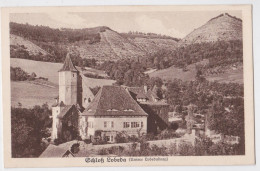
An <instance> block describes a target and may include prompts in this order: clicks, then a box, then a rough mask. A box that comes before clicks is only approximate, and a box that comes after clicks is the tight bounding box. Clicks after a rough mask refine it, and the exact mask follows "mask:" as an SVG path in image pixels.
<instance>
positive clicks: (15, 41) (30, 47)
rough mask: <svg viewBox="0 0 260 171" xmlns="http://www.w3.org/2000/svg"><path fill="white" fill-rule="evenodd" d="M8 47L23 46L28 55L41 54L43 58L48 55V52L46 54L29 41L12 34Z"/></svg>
mask: <svg viewBox="0 0 260 171" xmlns="http://www.w3.org/2000/svg"><path fill="white" fill-rule="evenodd" d="M10 45H13V46H17V47H20V46H24V47H25V49H26V50H27V51H28V52H29V54H30V55H38V54H39V53H41V54H42V55H43V56H45V55H47V54H48V52H46V51H45V50H43V49H42V48H40V47H39V46H37V45H35V44H34V43H32V42H31V41H29V40H26V39H24V38H23V37H20V36H16V35H13V34H10Z"/></svg>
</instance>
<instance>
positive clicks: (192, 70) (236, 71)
mask: <svg viewBox="0 0 260 171" xmlns="http://www.w3.org/2000/svg"><path fill="white" fill-rule="evenodd" d="M207 64H208V60H203V61H201V62H197V63H194V64H191V65H188V66H187V67H186V71H184V70H183V69H182V68H176V67H174V66H171V67H169V68H166V69H162V70H157V71H156V70H153V72H150V73H149V72H148V75H149V76H150V77H159V78H161V79H162V80H164V81H173V80H174V79H181V80H182V81H192V80H195V77H196V73H197V70H196V65H207ZM169 73H170V74H169ZM205 78H206V79H207V80H208V81H217V82H220V83H229V82H232V83H239V84H243V67H242V66H237V67H232V68H227V69H226V70H224V71H222V72H221V73H218V72H216V74H206V75H205Z"/></svg>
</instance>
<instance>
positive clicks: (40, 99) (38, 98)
mask: <svg viewBox="0 0 260 171" xmlns="http://www.w3.org/2000/svg"><path fill="white" fill-rule="evenodd" d="M57 96H58V88H51V87H46V86H42V85H36V84H32V83H29V82H27V81H20V82H18V81H12V82H11V105H12V106H16V107H17V106H18V103H21V104H22V107H26V108H30V107H33V106H35V105H42V104H44V103H48V105H49V106H51V105H52V104H54V102H55V99H54V98H55V97H57Z"/></svg>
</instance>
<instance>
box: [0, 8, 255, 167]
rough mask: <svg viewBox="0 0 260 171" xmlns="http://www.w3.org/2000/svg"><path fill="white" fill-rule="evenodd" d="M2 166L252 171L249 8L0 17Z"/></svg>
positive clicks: (27, 11)
mask: <svg viewBox="0 0 260 171" xmlns="http://www.w3.org/2000/svg"><path fill="white" fill-rule="evenodd" d="M1 29H2V52H3V53H2V63H3V66H2V68H3V71H2V73H3V107H4V108H3V121H4V123H1V124H3V126H4V136H3V137H4V159H5V160H4V163H5V167H75V166H174V165H251V164H254V163H255V149H254V110H253V109H254V108H253V107H254V100H253V99H254V97H253V62H252V61H253V57H252V16H251V6H250V5H216V6H213V5H212V6H96V7H23V8H3V9H2V28H1Z"/></svg>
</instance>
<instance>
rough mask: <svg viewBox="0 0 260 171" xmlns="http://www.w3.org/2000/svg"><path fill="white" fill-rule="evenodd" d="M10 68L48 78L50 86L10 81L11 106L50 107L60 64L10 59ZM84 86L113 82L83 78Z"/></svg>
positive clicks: (54, 95) (56, 84)
mask: <svg viewBox="0 0 260 171" xmlns="http://www.w3.org/2000/svg"><path fill="white" fill-rule="evenodd" d="M10 60H11V66H12V67H20V68H22V69H23V70H24V71H26V72H28V73H29V74H31V73H32V72H35V73H36V75H37V76H38V77H45V78H48V81H49V82H50V85H54V86H44V85H41V84H42V83H41V82H40V84H39V81H37V80H36V81H31V82H29V81H20V82H16V81H12V82H11V102H12V106H17V105H18V102H20V103H22V106H23V107H32V106H34V105H42V104H43V103H46V102H47V103H48V104H49V106H50V105H52V104H53V103H54V102H55V100H54V97H56V96H57V95H58V81H59V77H58V70H59V69H60V68H61V67H62V64H60V63H50V62H41V61H32V60H26V59H15V58H11V59H10ZM86 70H87V71H89V72H92V73H97V74H102V71H99V70H95V69H92V68H86ZM83 81H84V84H85V85H88V86H89V87H96V86H103V85H112V84H113V83H114V82H115V81H114V80H107V79H94V78H87V77H85V76H83Z"/></svg>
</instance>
